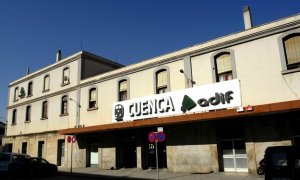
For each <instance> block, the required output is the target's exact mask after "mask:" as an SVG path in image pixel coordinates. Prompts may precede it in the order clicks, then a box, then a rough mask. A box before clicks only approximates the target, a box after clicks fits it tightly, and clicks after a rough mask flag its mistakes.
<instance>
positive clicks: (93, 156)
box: [90, 144, 99, 166]
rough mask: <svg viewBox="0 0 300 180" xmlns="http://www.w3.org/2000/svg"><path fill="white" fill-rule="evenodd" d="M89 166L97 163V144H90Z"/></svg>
mask: <svg viewBox="0 0 300 180" xmlns="http://www.w3.org/2000/svg"><path fill="white" fill-rule="evenodd" d="M90 155H91V156H90V157H91V159H90V162H91V166H95V165H98V164H99V155H98V144H91V154H90Z"/></svg>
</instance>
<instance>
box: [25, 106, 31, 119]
mask: <svg viewBox="0 0 300 180" xmlns="http://www.w3.org/2000/svg"><path fill="white" fill-rule="evenodd" d="M30 118H31V106H27V107H26V116H25V122H29V121H30Z"/></svg>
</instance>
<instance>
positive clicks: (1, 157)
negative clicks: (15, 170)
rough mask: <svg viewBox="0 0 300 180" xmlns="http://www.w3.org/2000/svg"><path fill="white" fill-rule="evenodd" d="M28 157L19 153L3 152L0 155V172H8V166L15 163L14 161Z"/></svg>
mask: <svg viewBox="0 0 300 180" xmlns="http://www.w3.org/2000/svg"><path fill="white" fill-rule="evenodd" d="M26 157H30V156H29V155H27V154H20V153H8V152H4V153H1V154H0V172H8V170H9V167H10V165H11V164H12V163H13V162H14V161H16V159H24V158H26Z"/></svg>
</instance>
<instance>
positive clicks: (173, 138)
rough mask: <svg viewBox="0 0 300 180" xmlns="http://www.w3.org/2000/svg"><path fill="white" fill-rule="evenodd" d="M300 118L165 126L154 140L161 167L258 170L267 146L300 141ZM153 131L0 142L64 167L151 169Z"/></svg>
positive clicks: (48, 135)
mask: <svg viewBox="0 0 300 180" xmlns="http://www.w3.org/2000/svg"><path fill="white" fill-rule="evenodd" d="M299 118H300V115H299V112H289V113H281V114H273V115H264V116H255V117H243V118H233V119H219V120H213V121H201V122H200V121H199V122H195V123H184V124H176V125H169V126H164V127H163V130H164V132H165V133H166V141H165V142H164V143H160V144H159V145H158V150H159V158H160V160H159V167H160V168H165V169H167V170H169V171H173V172H190V173H209V172H219V171H228V170H229V171H239V170H242V171H243V172H245V171H244V170H246V172H248V173H256V169H257V167H258V165H259V161H260V160H261V159H262V158H263V157H264V151H265V149H266V148H267V147H268V146H287V145H293V144H296V143H299V142H300V141H299V138H300V130H298V129H299V128H296V127H299V125H300V119H299ZM154 131H157V127H146V128H136V129H127V130H119V131H111V132H98V133H87V134H78V135H77V136H76V141H75V142H74V143H73V144H72V143H68V141H67V139H68V136H63V135H59V134H58V133H57V132H48V133H42V134H32V135H19V136H11V137H5V138H4V139H3V144H4V145H5V148H4V149H6V150H10V151H13V152H22V151H24V145H25V143H26V144H27V145H26V153H27V154H29V155H31V156H42V157H44V158H45V159H47V160H48V161H50V162H51V163H54V164H59V165H60V166H63V167H66V168H70V167H71V162H72V167H73V168H77V167H90V166H96V167H99V168H102V169H118V168H129V167H130V168H132V167H133V168H139V169H149V168H155V155H154V151H153V150H154V144H153V143H149V142H148V138H147V135H148V133H149V132H154ZM41 147H44V148H43V150H41ZM41 151H42V152H41ZM237 165H239V166H240V167H242V168H240V169H239V167H237Z"/></svg>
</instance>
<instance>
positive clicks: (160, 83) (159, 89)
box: [156, 69, 168, 94]
mask: <svg viewBox="0 0 300 180" xmlns="http://www.w3.org/2000/svg"><path fill="white" fill-rule="evenodd" d="M167 88H168V79H167V71H166V70H165V69H163V70H160V71H158V72H156V94H161V93H165V92H167Z"/></svg>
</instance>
